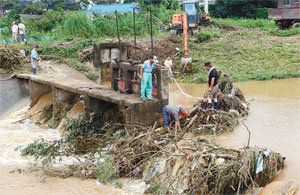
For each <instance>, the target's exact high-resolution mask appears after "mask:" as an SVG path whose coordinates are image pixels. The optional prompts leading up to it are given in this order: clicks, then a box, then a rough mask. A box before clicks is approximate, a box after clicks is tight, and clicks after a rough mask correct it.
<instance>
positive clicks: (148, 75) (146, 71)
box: [140, 56, 160, 101]
mask: <svg viewBox="0 0 300 195" xmlns="http://www.w3.org/2000/svg"><path fill="white" fill-rule="evenodd" d="M154 66H158V67H160V65H159V64H157V63H155V62H154V56H151V57H150V60H146V61H145V62H144V64H143V66H142V68H141V70H140V79H141V98H142V100H143V101H146V99H145V93H146V95H147V98H148V100H149V101H151V100H152V70H153V68H154Z"/></svg>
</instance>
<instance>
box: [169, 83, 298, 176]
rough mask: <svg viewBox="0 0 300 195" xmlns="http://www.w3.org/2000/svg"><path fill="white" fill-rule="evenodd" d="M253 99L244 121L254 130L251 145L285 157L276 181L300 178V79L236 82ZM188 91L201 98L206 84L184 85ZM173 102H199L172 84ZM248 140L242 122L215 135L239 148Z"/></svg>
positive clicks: (183, 103)
mask: <svg viewBox="0 0 300 195" xmlns="http://www.w3.org/2000/svg"><path fill="white" fill-rule="evenodd" d="M235 85H236V86H238V87H240V89H241V90H242V91H243V92H244V94H245V95H246V97H247V100H248V101H249V102H250V114H249V116H248V117H247V118H246V120H245V121H244V123H245V124H246V125H247V126H248V128H249V129H250V131H251V138H250V145H251V146H259V147H267V148H270V149H272V150H274V151H276V152H280V153H281V154H282V155H283V156H285V157H286V163H285V167H284V169H283V171H281V172H280V173H279V174H278V175H277V177H276V178H275V180H290V179H293V180H296V181H300V155H299V154H300V79H286V80H270V81H248V82H243V83H235ZM181 86H182V88H183V89H184V90H185V92H186V93H188V94H190V95H192V96H199V97H202V96H203V94H204V92H205V90H206V89H207V85H197V84H185V85H181ZM171 94H172V95H171V96H170V97H171V98H170V103H173V104H181V105H183V106H185V107H189V106H192V105H193V104H194V103H195V102H196V101H195V100H193V99H189V98H187V97H185V96H184V95H182V94H180V93H179V91H178V89H177V87H176V86H175V85H171ZM247 139H248V132H247V130H246V128H245V127H244V126H243V125H240V126H239V127H238V128H236V129H235V130H234V131H233V132H231V133H226V134H223V135H221V136H217V137H216V138H215V140H216V142H217V143H218V144H221V145H224V146H227V147H234V148H239V147H243V146H244V145H245V144H246V142H247Z"/></svg>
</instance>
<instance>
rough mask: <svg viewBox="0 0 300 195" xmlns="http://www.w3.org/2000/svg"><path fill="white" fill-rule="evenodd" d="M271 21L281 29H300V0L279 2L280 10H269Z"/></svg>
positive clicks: (279, 0) (280, 0)
mask: <svg viewBox="0 0 300 195" xmlns="http://www.w3.org/2000/svg"><path fill="white" fill-rule="evenodd" d="M269 19H272V20H274V21H275V23H276V24H277V25H278V26H279V28H280V29H290V28H297V27H300V0H278V8H270V9H269Z"/></svg>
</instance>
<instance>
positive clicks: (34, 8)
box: [22, 2, 48, 14]
mask: <svg viewBox="0 0 300 195" xmlns="http://www.w3.org/2000/svg"><path fill="white" fill-rule="evenodd" d="M47 7H48V5H47V4H46V3H42V2H36V3H33V4H32V5H29V4H28V5H26V7H25V9H23V10H22V13H23V14H42V13H44V11H45V10H46V9H47Z"/></svg>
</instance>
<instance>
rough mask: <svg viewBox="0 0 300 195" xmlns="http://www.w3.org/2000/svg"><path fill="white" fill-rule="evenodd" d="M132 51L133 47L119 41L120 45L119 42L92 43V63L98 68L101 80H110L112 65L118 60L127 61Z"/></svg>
mask: <svg viewBox="0 0 300 195" xmlns="http://www.w3.org/2000/svg"><path fill="white" fill-rule="evenodd" d="M132 52H133V48H131V47H129V45H127V44H126V43H121V44H120V45H119V43H101V44H94V49H93V56H94V59H93V64H94V66H95V67H96V68H98V69H99V74H100V75H99V78H100V79H101V81H110V80H111V71H112V69H111V68H112V66H113V65H114V64H116V63H117V61H119V60H124V61H127V60H128V59H129V58H130V56H131V53H132ZM100 83H101V82H100ZM100 83H99V84H100Z"/></svg>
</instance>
